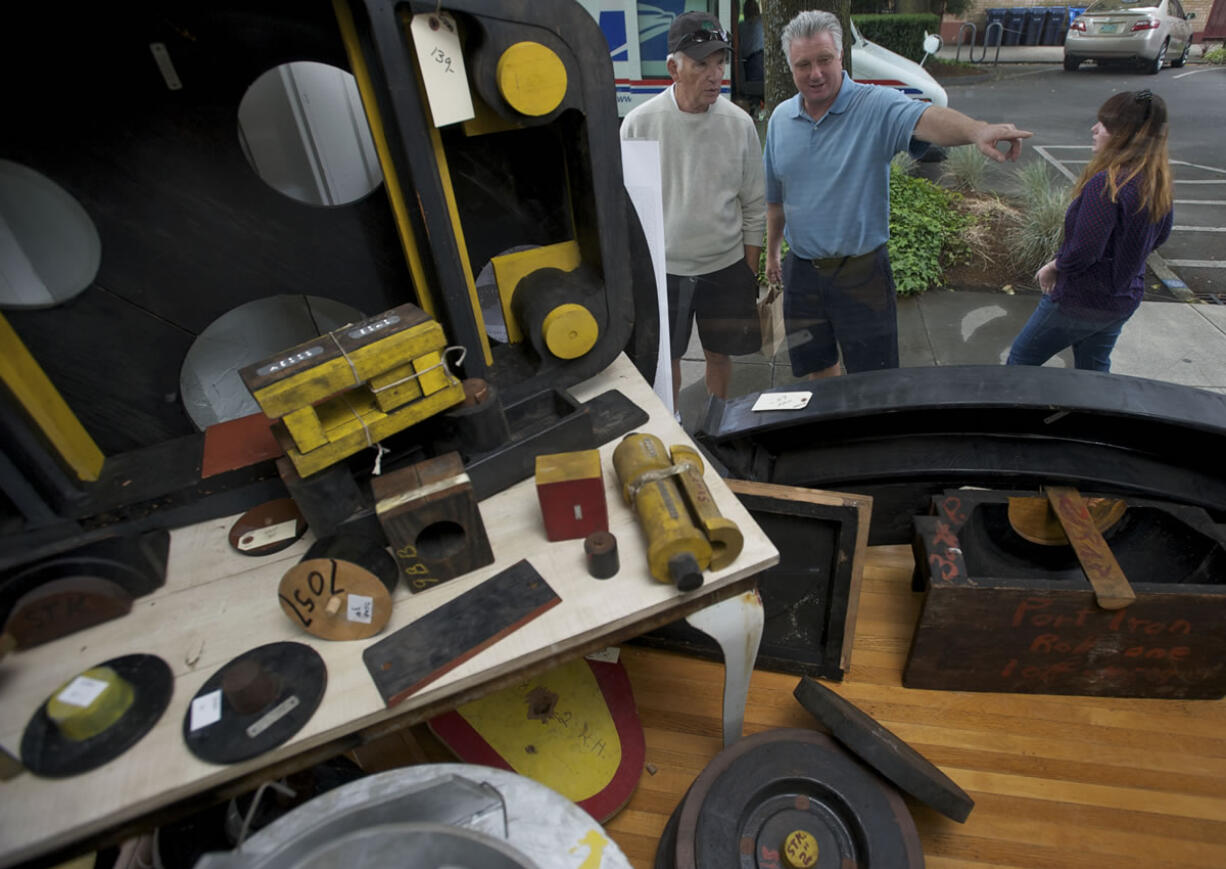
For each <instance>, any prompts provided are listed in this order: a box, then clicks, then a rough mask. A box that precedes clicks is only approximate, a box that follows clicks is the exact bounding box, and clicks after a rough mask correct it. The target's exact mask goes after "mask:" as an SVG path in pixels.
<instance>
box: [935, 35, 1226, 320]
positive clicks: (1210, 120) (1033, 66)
mask: <svg viewBox="0 0 1226 869" xmlns="http://www.w3.org/2000/svg"><path fill="white" fill-rule="evenodd" d="M1052 53H1053V52H1052V50H1050V49H1049V50H1047V54H1048V56H1050V55H1051V54H1052ZM1055 53H1056V59H1057V62H1051V63H1041V64H1037V63H1013V64H1004V63H1002V64H999V65H997V66H995V67H992V66H991V65H990V64H985V65H984V68H985V72H986V71H990V72H991V75H990V76H989V77H988V78H987V79H985V80H982V81H978V82H975V83H972V84H964V85H960V84H951V83H946V90H947V91H948V93H949V104H950V106H951V107H952V108H956V109H958V110H959V111H963V112H966V113H967V114H969V115H971V116H972V117H976V118H981V119H983V120H1006V121H1012V122H1013V123H1014V124H1016V125H1017V126H1019V127H1022V128H1024V129H1028V130H1031V131H1032V132H1034V134H1035V136H1034V138H1033V139H1031V140H1029V142H1028V144H1029V145H1030V147H1029V148H1027V149H1026V151H1025V152H1024V154H1023V160H1024V161H1031V160H1036V159H1042V160H1046V161H1047V162H1048V163H1049V164H1050V165H1051V166H1052V167H1053V169H1054V171H1056V172H1059V173H1060V174H1061V175H1062V176H1064V177H1065V178H1069V179H1072V178H1076V177H1077V175H1078V174H1079V173H1080V172H1081V170H1082V169H1083V168H1084V166H1085V164H1086V162H1087V161H1088V160H1089V157H1090V127H1091V126H1092V125H1093V124H1094V120H1095V118H1094V114H1095V111H1096V110H1097V108H1098V106H1099V105H1101V104H1102V102H1103V101H1104V100H1105V99H1106V98H1107V97H1109V96H1110V95H1111V94H1113V93H1117V92H1119V91H1121V90H1140V89H1142V88H1149V89H1151V90H1153V91H1154V92H1155V93H1157V94H1160V95H1161V96H1162V97H1163V99H1165V100H1166V102H1167V107H1168V109H1169V111H1170V117H1171V134H1170V155H1171V163H1172V166H1173V168H1174V173H1175V229H1174V231H1173V232H1172V233H1171V238H1170V240H1169V241H1168V242H1167V243H1166V244H1165V245H1164V246H1163V247H1162V248H1161V249H1160V250H1159V251H1158V253H1157V256H1156V257H1155V260H1154V261H1153V262H1151V267H1152V268H1153V272H1154V275H1155V277H1156V278H1157V280H1156V281H1153V282H1151V284H1152V285H1156V290H1157V295H1159V296H1167V297H1169V298H1171V299H1172V300H1179V299H1186V298H1190V297H1197V298H1201V299H1203V300H1205V301H1208V302H1216V303H1219V304H1226V148H1223V146H1222V142H1223V141H1224V139H1226V112H1223V111H1222V107H1223V106H1226V67H1221V66H1209V65H1199V64H1189V65H1188V66H1186V67H1184V68H1183V69H1171V68H1167V69H1164V70H1162V72H1160V73H1159V74H1158V75H1145V74H1142V73H1140V72H1137V71H1133V70H1128V69H1101V68H1098V67H1096V66H1094V65H1092V64H1086V65H1085V66H1083V67H1082V68H1081V70H1079V71H1078V72H1065V71H1064V69H1063V67H1062V66H1061V65H1059V63H1058V56H1059V54H1058V53H1059V49H1055ZM976 57H978V54H977V55H976ZM963 59H965V53H964V54H963ZM1011 175H1012V167H993V174H992V175H991V176H990V177H991V180H992V183H993V185H994V187H995V189H997V190H999V191H1000V192H1008V191H1009V190H1011V189H1012V188H1011V184H1012V178H1011ZM1185 287H1186V289H1185Z"/></svg>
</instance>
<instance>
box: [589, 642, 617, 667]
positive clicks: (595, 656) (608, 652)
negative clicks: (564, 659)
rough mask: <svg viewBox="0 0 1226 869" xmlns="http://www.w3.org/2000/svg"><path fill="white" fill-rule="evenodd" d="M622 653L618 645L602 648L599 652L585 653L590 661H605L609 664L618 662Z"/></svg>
mask: <svg viewBox="0 0 1226 869" xmlns="http://www.w3.org/2000/svg"><path fill="white" fill-rule="evenodd" d="M620 655H621V649H619V648H618V647H617V646H609V647H608V648H605V649H601V650H600V651H598V652H592V653H591V654H590V655H584V656H583V657H585V658H587V659H588V660H589V661H604V662H606V663H609V664H616V663H617V658H618V656H620Z"/></svg>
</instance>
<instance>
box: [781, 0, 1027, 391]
mask: <svg viewBox="0 0 1226 869" xmlns="http://www.w3.org/2000/svg"><path fill="white" fill-rule="evenodd" d="M782 43H783V54H784V56H785V57H786V58H787V59H788V65H789V67H790V68H791V70H792V79H793V81H794V82H795V83H796V88H797V90H798V91H799V93H797V95H796V96H795V97H793V98H792V99H789V100H787V101H785V102H782V103H780V104H779V105H778V106H777V107H776V108H775V111H774V113H773V114H772V115H771V119H770V123H769V125H768V127H767V133H766V148H765V150H764V152H763V158H762V159H763V166H764V169H765V172H766V275H767V278H768V279H769V280H771V281H776V282H777V281H779V280H782V281H783V285H784V297H783V310H784V319H785V321H786V324H787V332H788V352H789V355H790V357H791V362H792V373H793V374H795V375H796V376H797V377H801V376H805V375H808V376H809V377H831V376H834V375H837V374H840V373H842V372H841V369H840V365H839V357H840V350H841V351H842V352H841V355H842V360H843V366H842V367H843V368H846V370H847V372H848V373H849V374H850V373H854V372H857V371H873V370H876V369H880V368H897V367H898V321H897V317H896V302H895V289H894V278H893V275H892V274H891V272H890V261H889V256H888V254H887V253H886V241H887V240H888V239H889V237H890V159H891V158H892V157H893V156H894V154H896V153H897V152H899V151H906V150H908V148H909V147H910V146H911V144H912V139H918V140H919V141H920V142H921V143H923V142H928V143H932V144H936V145H971V144H973V145H976V146H977V147H978V148H979V149H980V150H981V151H983V152H984V153H985V154H987V155H988V156H989V157H991V158H992V159H994V160H997V161H1003V160H1016V159H1017V157H1018V155H1019V154H1020V153H1021V148H1022V139H1026V138H1029V137H1030V136H1031V135H1032V134H1031V133H1029V132H1026V131H1024V130H1019V129H1017V128H1016V127H1014V126H1013V125H1012V124H987V123H984V122H983V121H977V120H975V119H973V118H970V117H967V116H966V115H964V114H962V113H961V112H956V111H954V110H952V109H947V108H943V107H941V106H933V105H930V104H928V103H922V102H919V101H917V100H912V99H910V98H909V97H906V96H904V95H903V94H901V93H900V92H898V91H896V90H894V89H893V88H886V87H878V86H875V85H862V84H857V83H856V82H854V81H852V80H851V77H850V76H848V75H847V74H846V73H845V72H843V30H842V28H841V27H840V26H839V20H838V18H836V17H835V16H834V15H831V14H830V13H829V12H815V11H809V12H801V13H800V14H799V15H797V16H796V17H795V18H793V19H792V20H791V21H790V22H789V23H788V25H787V26H786V27H784V29H783V33H782ZM999 142H1008V143H1009V150H1008V151H1007V152H1005V153H1002V152H1001V151H1000V150H998V148H997V144H998V143H999ZM921 147H926V146H921ZM785 237H786V238H787V242H788V246H789V248H790V250H789V252H788V256H787V259H786V260H785V261H783V262H782V263H781V262H780V254H781V252H782V246H783V245H782V242H783V239H784V238H785Z"/></svg>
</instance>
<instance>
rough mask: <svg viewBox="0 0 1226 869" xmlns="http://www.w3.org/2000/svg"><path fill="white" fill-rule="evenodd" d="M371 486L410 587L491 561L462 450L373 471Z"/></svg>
mask: <svg viewBox="0 0 1226 869" xmlns="http://www.w3.org/2000/svg"><path fill="white" fill-rule="evenodd" d="M370 488H371V492H372V493H373V495H374V500H375V513H376V515H377V516H378V517H379V523H380V524H381V525H382V526H383V531H384V533H385V534H386V535H387V539H388V542H389V543H391V546H392V555H394V556H395V558H396V563H397V565H398V566H399V568H400V572H401V573H402V574H403V575H404V578H405V581H406V582H407V583H408V586H409V590H410V591H412V592H414V593H417V592H419V591H424V590H425V589H427V588H431V587H432V586H435V585H438V584H439V583H440V582H445V581H446V580H448V579H454V578H455V577H457V576H460V575H461V574H465V573H468V572H469V571H470V570H476V569H477V568H478V567H483V566H485V565H487V564H490V563H492V562H493V560H494V553H493V551H492V550H491V549H490V541H489V537H488V536H487V535H486V533H485V523H484V522H482V521H481V511H480V509H478V507H477V499H476V498H475V497H473V490H472V484H471V483H470V482H469V479H468V474H466V473H464V463H463V462H461V461H460V454H459V453H446V454H445V455H442V456H438V457H437V458H433V459H427V460H426V461H424V462H418V463H417V464H415V465H410V466H409V467H407V468H401V469H400V470H397V471H391V472H389V473H386V474H382V475H381V476H377V477H371V480H370Z"/></svg>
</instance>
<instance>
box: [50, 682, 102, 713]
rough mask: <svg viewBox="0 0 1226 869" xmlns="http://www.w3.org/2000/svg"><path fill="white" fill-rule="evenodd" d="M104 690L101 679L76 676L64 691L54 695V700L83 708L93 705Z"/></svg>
mask: <svg viewBox="0 0 1226 869" xmlns="http://www.w3.org/2000/svg"><path fill="white" fill-rule="evenodd" d="M105 690H106V683H105V682H103V681H102V680H101V679H91V678H89V677H88V676H78V677H77V678H75V679H73V680H72V681H71V682H69V683H68V684H67V685H65V686H64V690H63V691H61V692H60V693H59V694H56V695H55V699H56V700H58V701H60V702H61V703H67V704H68V705H69V706H81V707H85V706H88V705H89V704H91V703H93V702H94V701H95V700H97V699H98V697H99V696H101V694H102V692H103V691H105Z"/></svg>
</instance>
